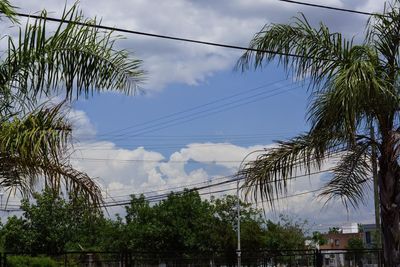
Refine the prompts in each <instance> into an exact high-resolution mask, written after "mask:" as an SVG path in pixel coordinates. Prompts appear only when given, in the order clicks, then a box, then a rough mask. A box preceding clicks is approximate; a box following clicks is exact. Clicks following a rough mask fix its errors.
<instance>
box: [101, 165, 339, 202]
mask: <svg viewBox="0 0 400 267" xmlns="http://www.w3.org/2000/svg"><path fill="white" fill-rule="evenodd" d="M330 171H331V169H327V170H321V171H315V172H310V173H307V174H301V175H295V176H291V177H288V178H286V179H283V178H282V179H277V180H273V181H269V182H268V183H275V182H279V181H283V180H286V181H287V180H294V179H297V178H300V177H306V176H311V175H316V174H321V173H327V172H330ZM244 179H245V178H244V177H237V178H235V179H231V180H228V181H222V182H219V183H215V184H210V185H205V186H202V187H194V188H191V189H186V190H181V191H178V192H169V193H165V194H160V195H154V196H148V197H146V200H148V201H152V202H156V201H160V200H162V199H165V198H166V197H168V196H169V195H170V194H171V193H174V194H182V193H184V192H193V191H200V190H204V189H208V188H212V187H216V186H220V185H226V184H232V183H235V182H237V181H242V180H244ZM245 187H250V186H248V185H247V186H243V187H242V188H245ZM231 190H236V188H229V189H222V190H219V191H218V193H221V192H227V191H231ZM164 191H166V190H164ZM213 193H216V192H211V194H213ZM207 194H209V192H204V193H201V195H207ZM126 196H129V195H126ZM110 203H112V204H111V205H112V206H123V205H128V204H130V203H131V200H120V201H112V202H108V203H105V204H104V206H105V207H110V206H109V204H110Z"/></svg>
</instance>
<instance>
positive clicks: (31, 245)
mask: <svg viewBox="0 0 400 267" xmlns="http://www.w3.org/2000/svg"><path fill="white" fill-rule="evenodd" d="M33 196H34V201H33V203H30V202H29V201H28V200H27V199H25V200H24V201H23V203H22V205H21V209H22V211H23V215H22V217H20V218H18V217H16V216H13V217H11V218H9V219H8V221H7V223H6V224H5V225H4V227H3V228H2V230H1V236H2V239H3V242H4V249H5V251H7V252H12V253H30V254H41V253H45V254H46V253H47V254H48V255H57V254H60V253H63V252H65V251H67V250H80V249H82V248H83V249H86V250H88V249H96V248H98V247H99V244H100V243H102V240H103V239H104V238H103V235H104V233H103V232H104V230H105V229H106V223H107V222H106V220H105V219H104V217H103V214H102V213H100V212H99V211H98V210H94V209H93V207H90V206H88V205H87V203H86V202H85V201H84V199H83V198H81V197H78V198H75V197H74V199H71V200H70V201H66V200H65V199H64V198H62V197H61V196H59V195H57V194H54V192H53V191H50V190H45V191H44V192H42V194H38V193H34V195H33Z"/></svg>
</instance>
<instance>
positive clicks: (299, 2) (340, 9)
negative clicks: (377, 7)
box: [278, 0, 377, 16]
mask: <svg viewBox="0 0 400 267" xmlns="http://www.w3.org/2000/svg"><path fill="white" fill-rule="evenodd" d="M278 1H281V2H286V3H291V4H296V5H303V6H311V7H317V8H324V9H329V10H335V11H342V12H349V13H355V14H361V15H367V16H374V15H377V14H376V13H370V12H365V11H358V10H354V9H346V8H340V7H332V6H326V5H318V4H312V3H306V2H301V1H292V0H278Z"/></svg>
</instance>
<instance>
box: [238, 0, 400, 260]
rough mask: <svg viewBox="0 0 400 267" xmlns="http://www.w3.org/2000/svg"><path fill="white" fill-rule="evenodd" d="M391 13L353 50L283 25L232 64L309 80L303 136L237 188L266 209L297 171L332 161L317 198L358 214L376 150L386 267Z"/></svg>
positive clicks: (398, 253)
mask: <svg viewBox="0 0 400 267" xmlns="http://www.w3.org/2000/svg"><path fill="white" fill-rule="evenodd" d="M399 5H400V1H399V0H395V1H394V2H393V3H392V4H389V5H387V6H386V7H385V9H384V12H383V14H376V15H374V16H372V17H371V19H370V20H369V21H368V27H367V34H366V37H365V40H364V42H363V43H361V44H356V43H354V42H353V39H346V38H345V37H343V36H342V34H341V33H337V32H335V33H332V32H330V31H329V29H328V27H327V26H325V25H324V24H323V23H321V24H319V26H317V27H313V26H312V25H310V24H309V22H308V21H307V19H306V18H305V17H304V16H300V17H298V18H296V19H295V20H294V22H293V23H291V24H272V25H266V26H264V27H263V28H262V30H261V31H260V32H258V33H257V34H256V35H255V37H254V38H253V39H252V41H251V43H250V48H251V49H252V50H248V51H247V52H246V53H244V54H243V56H242V57H241V58H240V60H239V62H238V66H239V67H242V69H243V70H245V69H248V68H250V67H254V68H259V67H262V66H263V65H264V64H265V63H269V62H272V61H273V60H274V59H278V60H279V63H280V64H283V66H284V67H285V69H286V71H287V72H288V73H292V74H293V75H294V76H295V77H296V78H299V79H303V78H306V77H307V78H309V80H310V92H311V99H312V101H311V104H310V106H309V112H308V121H309V122H310V124H311V127H310V130H309V131H307V132H306V133H304V134H301V135H299V136H296V137H294V138H292V139H290V140H286V141H280V142H278V145H277V147H275V148H272V149H270V150H269V151H267V152H266V153H263V154H262V155H260V156H259V157H258V158H257V159H256V160H254V161H252V162H250V163H248V164H247V165H246V166H245V167H244V168H243V169H242V170H241V171H240V173H239V175H242V176H244V177H245V178H246V184H245V185H244V186H250V188H254V190H253V192H254V197H255V198H256V197H257V196H258V194H261V196H262V198H265V199H266V200H268V201H269V202H270V203H271V205H272V206H273V204H272V201H273V199H275V198H276V197H277V196H278V195H282V194H285V192H286V188H287V184H288V180H289V179H290V178H291V176H292V175H294V174H295V173H296V172H297V171H299V170H300V169H301V170H306V172H307V173H311V172H312V170H315V169H317V170H320V169H321V168H322V166H323V163H324V162H325V161H327V160H329V159H330V158H332V157H340V160H339V161H338V163H337V165H336V167H334V168H333V170H332V174H333V175H332V179H331V180H330V181H329V182H328V183H327V184H326V186H325V189H324V191H323V192H322V193H321V195H320V196H326V197H327V198H328V200H330V199H340V200H341V201H342V202H343V203H344V205H346V207H347V206H349V205H350V206H354V207H358V205H359V204H361V203H363V202H364V197H365V194H366V192H367V191H368V189H369V185H370V184H371V180H372V178H371V176H372V175H371V166H370V160H371V153H372V151H373V150H375V149H376V151H377V153H378V157H377V158H378V166H379V172H378V184H379V201H380V206H381V221H382V233H383V236H384V251H385V264H386V266H400V227H399V221H400V165H399V161H398V157H399V140H400V135H399V133H400V131H399V128H398V126H399V115H400V114H399V108H400V101H399V100H400V92H399V89H400V88H399V74H400V71H399V70H400V69H399V63H400V62H399V59H400V50H399V47H400V20H399V17H400V13H399V12H400V9H399ZM267 51H273V52H272V53H269V52H267ZM371 126H372V127H373V128H374V129H375V130H374V135H375V138H371V132H370V128H371ZM374 158H375V157H374Z"/></svg>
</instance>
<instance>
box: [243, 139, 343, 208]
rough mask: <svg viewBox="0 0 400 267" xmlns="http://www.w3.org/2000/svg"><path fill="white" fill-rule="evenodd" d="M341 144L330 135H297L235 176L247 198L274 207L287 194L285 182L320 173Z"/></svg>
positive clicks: (279, 143)
mask: <svg viewBox="0 0 400 267" xmlns="http://www.w3.org/2000/svg"><path fill="white" fill-rule="evenodd" d="M341 144H342V140H341V136H339V135H337V136H335V135H334V134H333V133H331V132H319V133H316V132H313V133H309V134H305V135H300V136H298V137H295V138H293V139H291V140H289V141H284V142H282V141H281V142H278V146H277V147H275V148H272V149H270V150H268V151H267V152H266V153H264V154H262V155H260V156H258V157H257V159H256V160H254V161H252V162H249V163H247V164H246V165H245V166H244V167H243V169H241V170H240V171H239V172H238V176H240V177H243V178H245V184H244V185H243V188H247V190H248V191H247V194H248V193H250V192H252V193H253V194H252V195H253V198H255V199H256V200H257V198H258V196H260V197H261V198H262V199H265V200H266V201H268V202H269V203H270V204H271V207H274V199H276V198H277V197H278V196H280V195H282V194H285V193H286V190H287V187H288V181H289V180H290V178H291V177H292V176H293V175H295V174H296V172H297V171H303V172H305V173H306V174H307V173H308V174H310V173H311V171H312V169H317V170H320V169H321V167H322V163H323V161H324V160H325V159H327V158H329V157H331V156H333V155H334V154H335V153H336V152H337V151H340V150H341Z"/></svg>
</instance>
